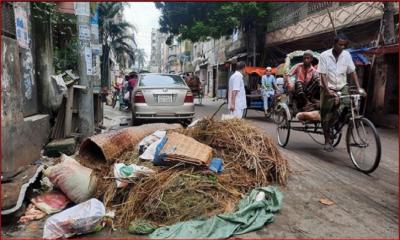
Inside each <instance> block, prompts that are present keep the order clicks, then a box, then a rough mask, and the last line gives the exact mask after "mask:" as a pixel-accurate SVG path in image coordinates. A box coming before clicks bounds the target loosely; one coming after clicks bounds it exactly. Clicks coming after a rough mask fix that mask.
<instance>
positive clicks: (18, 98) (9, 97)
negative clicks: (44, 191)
mask: <svg viewBox="0 0 400 240" xmlns="http://www.w3.org/2000/svg"><path fill="white" fill-rule="evenodd" d="M14 6H15V7H16V8H19V9H22V10H23V11H25V12H26V14H27V23H28V35H29V36H28V39H31V32H32V31H31V21H30V18H31V16H30V3H27V2H24V3H22V2H21V3H14ZM40 35H41V37H42V40H41V41H43V39H45V36H46V35H45V34H44V33H43V32H40ZM1 37H2V41H1V44H2V48H1V50H2V51H1V60H2V69H1V71H2V74H1V87H2V89H1V90H2V95H1V104H2V105H1V119H2V121H1V130H2V131H1V138H2V141H1V148H2V156H1V160H2V169H1V170H2V174H3V173H9V174H13V173H15V172H17V171H19V170H24V169H26V167H27V165H29V164H32V163H33V162H34V161H36V160H39V159H40V157H41V154H40V152H41V149H42V147H43V145H44V144H45V143H46V142H47V139H48V135H49V131H50V126H49V116H48V115H46V114H38V113H39V107H38V96H39V95H42V96H46V97H47V96H48V92H43V90H44V89H42V88H40V90H41V92H39V91H38V90H39V88H38V87H37V81H36V79H35V75H34V72H35V59H34V58H33V55H34V54H33V53H32V49H33V46H32V42H31V41H29V44H28V46H27V48H22V47H20V46H19V45H18V42H17V40H16V39H12V38H8V37H5V36H1ZM44 54H46V53H44ZM51 57H52V56H51ZM45 65H48V64H45ZM48 67H49V66H47V68H48ZM24 117H25V118H24Z"/></svg>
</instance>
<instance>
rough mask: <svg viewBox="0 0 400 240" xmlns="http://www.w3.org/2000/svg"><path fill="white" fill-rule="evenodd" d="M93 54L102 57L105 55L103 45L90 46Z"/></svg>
mask: <svg viewBox="0 0 400 240" xmlns="http://www.w3.org/2000/svg"><path fill="white" fill-rule="evenodd" d="M90 47H91V48H92V51H93V54H95V55H98V56H100V55H101V54H102V53H103V48H102V45H101V44H93V43H92V44H90Z"/></svg>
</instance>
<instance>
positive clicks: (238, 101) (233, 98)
mask: <svg viewBox="0 0 400 240" xmlns="http://www.w3.org/2000/svg"><path fill="white" fill-rule="evenodd" d="M245 67H246V64H245V63H244V62H243V61H240V62H238V63H237V64H236V71H235V73H234V74H232V76H231V77H230V78H229V92H228V108H229V111H230V114H231V115H233V116H234V117H237V118H243V113H244V110H245V109H246V108H247V102H246V92H245V88H244V80H243V76H244V68H245Z"/></svg>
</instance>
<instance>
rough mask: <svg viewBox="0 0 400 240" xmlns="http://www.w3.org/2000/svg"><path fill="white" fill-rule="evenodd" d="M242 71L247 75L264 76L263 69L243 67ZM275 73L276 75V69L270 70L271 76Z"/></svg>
mask: <svg viewBox="0 0 400 240" xmlns="http://www.w3.org/2000/svg"><path fill="white" fill-rule="evenodd" d="M244 71H245V73H247V74H253V73H256V74H257V75H258V76H260V77H262V76H263V75H265V67H245V69H244ZM275 73H276V68H272V74H275Z"/></svg>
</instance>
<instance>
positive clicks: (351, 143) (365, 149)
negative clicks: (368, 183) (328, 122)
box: [346, 117, 382, 174]
mask: <svg viewBox="0 0 400 240" xmlns="http://www.w3.org/2000/svg"><path fill="white" fill-rule="evenodd" d="M346 147H347V152H348V153H349V156H350V159H351V161H352V162H353V164H354V166H355V167H356V168H357V169H358V170H359V171H361V172H363V173H366V174H369V173H372V172H373V171H375V170H376V168H378V166H379V162H380V161H381V153H382V147H381V140H380V138H379V134H378V131H377V130H376V128H375V126H374V124H373V123H372V122H371V121H370V120H368V119H366V118H364V117H362V118H358V119H355V120H354V122H353V121H350V123H349V126H348V128H347V133H346Z"/></svg>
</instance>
